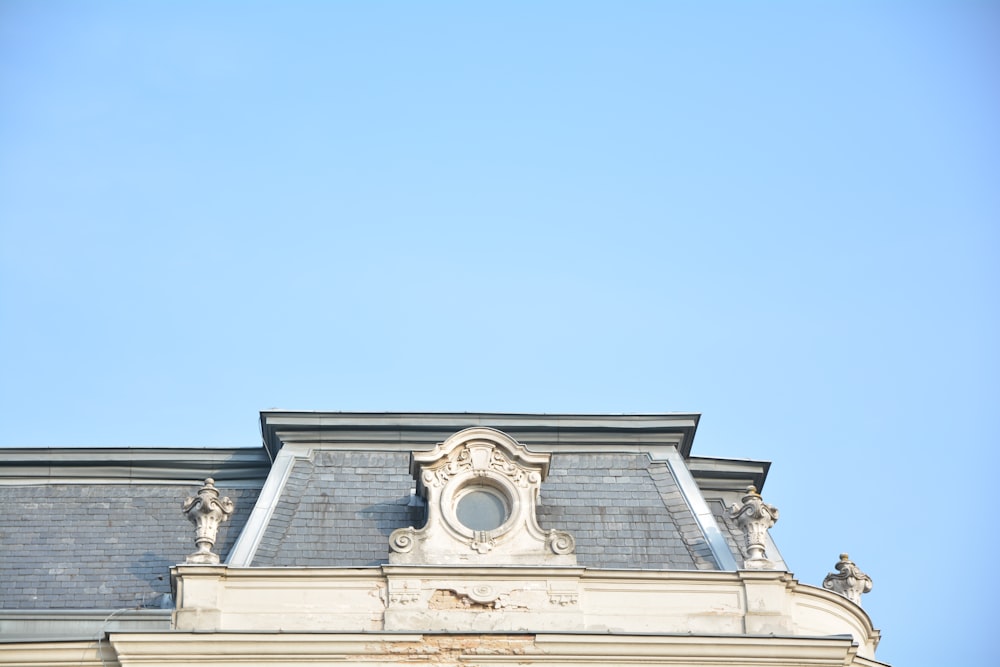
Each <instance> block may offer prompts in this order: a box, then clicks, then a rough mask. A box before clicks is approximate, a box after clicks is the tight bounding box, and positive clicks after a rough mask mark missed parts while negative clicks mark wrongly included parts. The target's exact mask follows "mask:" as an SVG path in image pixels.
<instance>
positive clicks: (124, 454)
mask: <svg viewBox="0 0 1000 667" xmlns="http://www.w3.org/2000/svg"><path fill="white" fill-rule="evenodd" d="M3 457H4V462H3V464H2V465H0V484H14V485H28V484H178V485H184V486H190V485H191V481H192V479H194V480H197V479H204V478H205V477H213V478H215V479H216V480H217V481H219V482H220V483H224V484H225V486H226V487H228V488H239V487H259V486H260V485H261V483H262V482H263V480H264V478H265V477H266V476H267V472H268V470H269V469H270V462H269V461H268V458H267V456H266V455H265V453H264V452H263V451H262V450H261V449H255V448H227V449H210V448H197V449H195V448H178V447H142V448H138V447H107V448H82V447H81V448H75V447H66V448H45V447H31V448H18V449H4V450H3Z"/></svg>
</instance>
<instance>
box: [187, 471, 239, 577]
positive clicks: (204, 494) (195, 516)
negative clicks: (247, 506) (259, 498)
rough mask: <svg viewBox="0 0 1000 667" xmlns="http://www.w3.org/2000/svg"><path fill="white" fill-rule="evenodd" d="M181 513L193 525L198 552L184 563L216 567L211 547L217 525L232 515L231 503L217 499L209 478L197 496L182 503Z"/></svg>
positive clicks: (211, 480)
mask: <svg viewBox="0 0 1000 667" xmlns="http://www.w3.org/2000/svg"><path fill="white" fill-rule="evenodd" d="M181 511H183V512H184V514H186V515H187V518H188V519H189V520H190V521H191V523H193V524H194V525H195V539H194V543H195V544H196V545H198V550H197V551H195V552H194V553H193V554H191V555H190V556H188V557H187V560H186V561H184V562H185V563H188V564H194V565H218V564H219V556H218V554H214V553H212V547H213V546H215V537H216V535H218V532H219V524H220V523H222V522H223V521H226V520H228V519H229V517H230V516H231V515H232V513H233V501H232V500H230V499H229V498H219V490H218V489H217V488H215V480H213V479H212V478H211V477H209V478H208V479H206V480H205V486H203V487H201V489H199V490H198V495H196V496H192V497H190V498H188V499H187V500H186V501H184V505H183V506H182V507H181Z"/></svg>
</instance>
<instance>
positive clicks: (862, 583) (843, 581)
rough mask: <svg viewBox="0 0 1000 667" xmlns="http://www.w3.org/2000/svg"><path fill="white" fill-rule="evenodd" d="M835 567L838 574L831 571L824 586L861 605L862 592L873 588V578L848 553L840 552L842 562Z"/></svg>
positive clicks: (824, 581)
mask: <svg viewBox="0 0 1000 667" xmlns="http://www.w3.org/2000/svg"><path fill="white" fill-rule="evenodd" d="M834 567H836V568H837V572H838V574H834V573H833V572H831V573H830V574H828V575H826V579H824V580H823V588H825V589H827V590H829V591H833V592H834V593H837V594H838V595H843V596H844V597H845V598H847V599H848V600H850V601H851V602H853V603H854V604H856V605H859V606H860V605H861V594H862V593H867V592H869V591H870V590H871V589H872V578H871V577H869V576H868V575H867V574H865V573H864V572H862V571H861V568H859V567H858V566H857V565H855V564H854V561H852V560H851V559H850V558H849V557H848V556H847V554H840V562H839V563H837V564H836V565H835V566H834Z"/></svg>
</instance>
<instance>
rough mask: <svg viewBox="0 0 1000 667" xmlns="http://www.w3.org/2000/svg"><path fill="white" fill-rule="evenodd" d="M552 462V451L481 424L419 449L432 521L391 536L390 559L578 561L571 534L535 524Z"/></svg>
mask: <svg viewBox="0 0 1000 667" xmlns="http://www.w3.org/2000/svg"><path fill="white" fill-rule="evenodd" d="M548 467H549V455H548V454H537V453H533V452H529V451H528V450H527V449H525V448H524V447H523V446H522V445H520V444H519V443H518V442H517V441H515V440H514V439H513V438H511V437H510V436H508V435H507V434H505V433H501V432H500V431H497V430H495V429H491V428H483V427H475V428H469V429H466V430H464V431H459V432H458V433H455V434H454V435H452V436H451V437H450V438H448V439H447V440H445V441H444V442H442V443H441V444H439V445H437V446H436V447H435V448H434V449H433V450H431V451H429V452H414V453H413V454H412V456H411V459H410V473H411V474H412V475H413V477H414V478H415V479H416V481H417V492H418V493H419V494H420V495H421V496H423V498H424V500H425V501H426V505H427V522H426V523H425V524H424V526H423V527H422V528H414V527H409V528H400V529H398V530H396V531H394V532H393V533H392V535H390V536H389V562H390V563H400V564H438V565H439V564H462V563H468V564H475V565H487V564H538V565H543V564H562V565H575V564H576V556H575V555H574V553H573V552H574V550H575V548H576V542H575V541H574V539H573V536H572V535H570V534H569V533H567V532H565V531H560V530H547V531H546V530H542V528H541V527H540V526H539V525H538V519H537V515H536V509H537V504H538V495H539V490H540V488H541V484H542V480H543V479H544V478H545V476H546V474H548Z"/></svg>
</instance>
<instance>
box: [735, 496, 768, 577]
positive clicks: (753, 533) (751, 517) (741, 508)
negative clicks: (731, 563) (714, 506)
mask: <svg viewBox="0 0 1000 667" xmlns="http://www.w3.org/2000/svg"><path fill="white" fill-rule="evenodd" d="M729 516H730V518H732V519H735V520H736V523H737V525H739V527H740V528H742V529H743V532H744V534H745V535H746V546H747V553H748V554H749V557H748V558H747V559H746V560H744V561H743V567H745V568H747V569H748V570H773V569H774V563H773V562H771V561H770V560H768V559H767V558H766V557H765V554H764V541H765V538H766V536H767V529H768V528H770V527H771V526H773V525H774V524H775V522H776V521H777V520H778V508H777V507H775V506H774V505H768V504H767V503H765V502H764V500H763V499H762V498H761V497H760V494H759V493H757V487H755V486H753V485H751V486H748V487H747V493H746V495H745V496H743V504H742V505H737V504H736V503H733V506H732V507H731V508H730V509H729Z"/></svg>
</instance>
